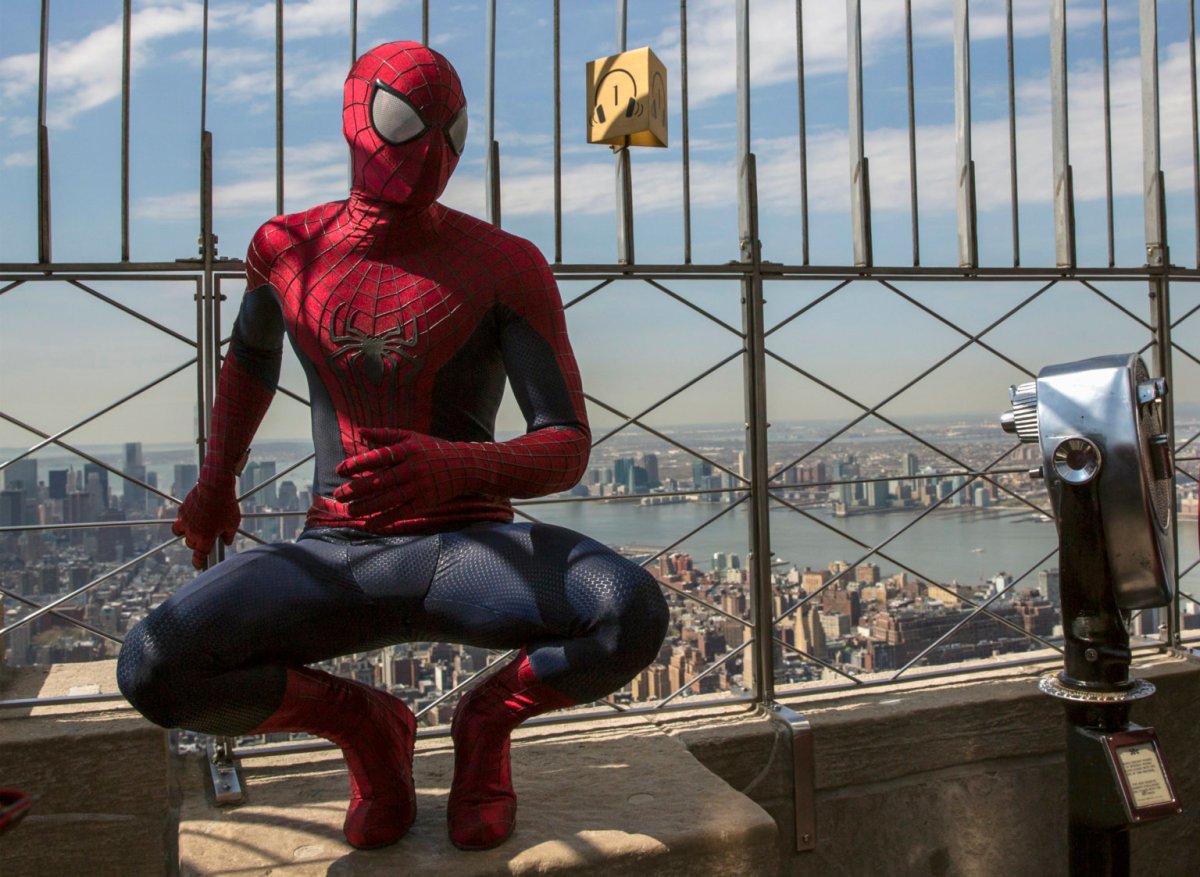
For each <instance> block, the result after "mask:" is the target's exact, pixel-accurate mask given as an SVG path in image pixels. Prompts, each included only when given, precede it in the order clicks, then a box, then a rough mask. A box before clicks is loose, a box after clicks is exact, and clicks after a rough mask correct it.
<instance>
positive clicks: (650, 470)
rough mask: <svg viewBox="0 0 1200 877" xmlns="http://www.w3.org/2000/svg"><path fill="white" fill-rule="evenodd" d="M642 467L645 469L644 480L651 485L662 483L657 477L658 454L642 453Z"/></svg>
mask: <svg viewBox="0 0 1200 877" xmlns="http://www.w3.org/2000/svg"><path fill="white" fill-rule="evenodd" d="M642 468H644V469H645V470H646V480H647V481H648V482H649V483H650V486H651V487H658V486H659V485H660V484H662V482H661V481H659V478H658V454H642Z"/></svg>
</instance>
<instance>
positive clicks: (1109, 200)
mask: <svg viewBox="0 0 1200 877" xmlns="http://www.w3.org/2000/svg"><path fill="white" fill-rule="evenodd" d="M1100 40H1101V45H1100V49H1101V54H1102V55H1103V59H1102V64H1103V69H1104V205H1105V208H1106V210H1107V213H1106V216H1107V228H1108V267H1109V268H1112V267H1113V266H1114V265H1116V264H1117V258H1116V249H1115V245H1114V241H1113V185H1112V176H1113V163H1112V100H1111V93H1110V91H1109V82H1108V77H1109V70H1108V66H1109V65H1108V0H1100ZM1195 79H1196V77H1195V76H1192V88H1193V94H1194V93H1195V91H1194V89H1195V86H1196V82H1195Z"/></svg>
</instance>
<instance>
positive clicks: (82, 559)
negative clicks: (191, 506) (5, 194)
mask: <svg viewBox="0 0 1200 877" xmlns="http://www.w3.org/2000/svg"><path fill="white" fill-rule="evenodd" d="M128 279H130V280H135V281H137V280H140V281H143V283H142V284H141V286H142V288H143V289H144V288H145V283H144V282H145V281H151V282H154V283H161V284H164V285H165V286H166V287H169V286H170V285H171V284H172V283H174V284H180V283H183V284H186V286H187V287H188V288H190V289H192V290H195V289H197V288H198V283H197V280H196V279H195V278H193V277H187V276H185V277H171V278H163V277H136V276H135V277H132V278H128ZM105 280H106V278H105V277H103V276H98V277H97V278H82V279H81V278H69V279H67V280H66V283H65V284H63V283H62V282H61V281H60V280H59V279H58V278H45V279H37V280H33V281H24V282H21V281H17V282H14V283H12V284H9V285H8V286H6V287H5V288H4V290H3V292H5V293H8V292H10V291H12V290H15V289H17V288H18V287H19V286H21V285H22V283H24V285H26V286H28V287H29V290H30V292H31V294H32V290H33V289H34V288H37V290H38V291H37V294H36V295H37V298H36V300H34V301H31V302H26V303H25V308H24V310H25V311H30V310H36V309H38V308H41V309H42V310H43V311H45V312H46V313H44V314H42V315H40V316H38V317H35V319H38V320H41V321H42V322H44V323H45V324H48V325H54V324H55V323H56V320H57V325H60V326H67V325H70V324H68V323H63V322H62V321H61V319H57V318H58V315H60V314H61V313H62V312H63V311H64V307H63V304H62V303H59V302H57V301H55V298H56V295H57V294H62V293H70V292H72V291H73V292H78V293H83V294H84V296H85V298H84V299H83V300H82V301H78V300H76V302H75V303H74V304H73V306H72V303H71V302H70V301H68V302H67V305H68V307H67V308H66V310H67V311H68V312H74V315H75V316H77V317H83V318H85V319H84V320H83V321H82V322H81V323H80V324H81V325H83V326H84V330H83V332H82V333H77V337H75V338H74V339H73V341H74V343H73V344H72V346H71V352H72V354H73V356H71V357H67V358H66V361H65V362H64V363H59V364H57V368H58V369H59V371H63V370H65V372H66V373H67V374H68V375H69V376H70V379H71V382H72V383H78V384H80V385H84V386H87V383H88V381H89V380H92V374H91V373H92V372H93V371H95V370H96V368H97V366H98V365H101V364H102V363H103V362H104V357H105V350H104V348H105V347H106V339H105V338H101V337H97V336H94V335H91V334H90V333H88V332H87V328H86V327H87V325H88V323H87V321H86V317H87V316H88V315H89V314H90V315H92V317H93V319H94V313H95V312H94V311H92V312H89V311H88V310H87V308H88V306H89V305H88V302H89V301H92V302H98V303H99V309H100V310H101V311H106V312H112V311H116V312H119V313H120V314H121V315H122V317H121V319H127V323H126V325H127V326H142V327H150V328H151V329H152V330H154V331H153V333H151V334H152V336H153V337H154V338H157V339H158V340H159V341H160V342H162V341H163V340H165V339H169V340H167V341H166V347H165V348H163V347H162V346H159V347H158V348H156V347H155V345H154V344H153V343H150V342H148V341H147V338H146V336H145V335H144V334H143V335H142V336H140V338H139V340H138V341H137V342H136V343H137V346H138V347H140V348H142V349H143V351H144V352H145V353H147V354H148V356H147V359H148V360H149V362H148V363H147V365H146V367H145V368H144V369H138V370H137V371H135V372H133V373H134V374H140V375H145V374H146V373H148V372H149V373H151V374H153V373H154V371H153V370H154V369H155V368H159V367H162V361H163V360H166V361H167V363H171V361H172V360H173V359H174V358H175V356H176V355H177V354H175V353H174V352H173V351H174V350H175V349H177V345H178V344H183V345H185V346H186V347H187V348H189V349H190V351H191V352H192V353H193V355H192V356H191V357H190V358H189V359H187V360H185V361H183V362H181V363H177V364H170V365H169V366H168V367H167V368H166V370H165V371H163V372H161V373H159V374H157V375H156V376H155V377H153V378H152V379H151V380H149V381H147V382H146V383H143V384H141V385H140V386H138V387H135V388H132V389H129V390H128V391H127V392H124V393H123V394H120V395H118V396H116V397H115V398H113V399H112V400H111V401H109V402H107V403H106V404H104V405H102V406H101V407H99V408H85V410H87V412H88V413H87V414H85V415H83V416H82V417H79V418H78V419H76V420H74V421H73V422H71V423H69V424H66V425H60V426H58V427H57V428H55V429H54V430H53V431H47V430H46V429H45V428H43V425H44V423H45V417H46V416H47V410H42V409H43V408H45V407H46V406H45V405H44V404H43V405H41V406H40V407H39V398H38V397H40V399H41V400H42V401H47V400H52V401H51V408H50V409H49V413H50V414H52V415H54V416H57V417H59V418H60V419H61V417H62V413H63V412H64V411H69V410H70V407H71V406H70V405H63V404H60V400H61V398H62V397H61V395H60V392H61V390H62V389H64V388H62V387H44V388H41V389H42V392H41V393H37V387H32V388H31V387H24V388H22V390H21V391H19V393H16V394H14V395H19V396H20V398H19V400H18V402H17V403H16V404H17V405H18V407H20V406H21V405H24V407H25V408H26V409H32V410H33V411H34V415H33V416H27V418H22V417H18V416H16V415H15V414H14V413H12V410H11V409H10V410H4V411H0V418H2V419H3V420H4V422H5V423H6V424H8V425H10V426H12V427H15V428H16V431H15V432H12V433H6V435H11V436H12V439H11V440H12V441H14V442H16V441H18V440H20V438H21V437H22V436H26V437H27V436H29V435H33V436H36V437H38V438H39V439H40V440H39V441H36V442H34V443H33V444H31V445H28V446H27V447H24V449H23V450H20V451H18V452H16V453H14V454H12V455H10V456H7V458H6V459H4V460H3V461H2V462H0V472H3V473H4V482H5V487H6V488H7V490H6V491H5V495H6V497H7V498H8V500H9V504H8V505H7V506H6V508H5V519H4V521H3V523H4V524H5V525H7V526H4V527H0V541H3V542H4V543H5V549H6V551H5V553H6V554H8V555H9V556H10V557H12V556H16V557H24V558H27V559H29V560H32V561H35V562H36V561H37V560H38V559H39V558H38V557H37V556H36V555H39V554H43V553H44V554H45V555H46V556H56V557H57V558H58V559H65V560H68V561H70V562H71V563H72V564H73V565H71V566H70V567H69V568H68V573H69V576H68V578H67V579H65V580H64V579H61V578H60V577H59V575H58V574H57V572H56V569H57V567H55V566H50V567H47V566H45V565H42V566H41V567H40V569H41V572H42V575H41V580H40V581H39V582H28V581H24V580H22V581H20V582H18V583H15V586H10V587H4V588H0V594H2V595H3V596H4V597H7V598H8V599H9V601H10V602H11V604H12V605H13V606H14V608H13V609H12V610H10V611H8V612H6V613H5V614H4V618H3V623H2V624H0V636H3V637H7V638H8V642H9V643H10V644H12V645H10V648H13V649H14V654H16V653H17V652H16V650H17V649H19V648H20V646H21V645H22V643H23V642H25V641H26V640H28V641H29V643H30V644H34V643H36V642H38V641H43V642H50V643H52V648H51V651H50V652H49V653H48V654H50V655H60V656H61V657H62V658H63V659H65V660H78V659H79V658H80V657H87V658H96V657H106V656H111V655H113V654H115V651H114V649H115V647H116V646H119V644H120V643H121V637H120V635H119V632H120V628H121V624H120V620H119V619H118V618H116V617H114V614H115V613H114V612H113V611H109V607H104V606H97V605H96V604H97V603H99V602H100V601H103V600H106V599H109V598H110V597H111V593H106V592H109V591H110V589H111V587H112V585H111V583H112V582H114V581H117V582H123V583H128V582H131V581H136V580H137V579H138V578H139V577H143V576H144V575H145V576H146V577H153V576H154V574H153V573H149V574H147V573H146V572H145V571H146V568H147V567H146V564H147V562H148V561H151V560H158V559H160V557H161V556H162V555H164V554H165V553H167V552H168V551H169V549H172V548H173V547H174V546H175V545H176V543H177V542H178V540H177V539H175V538H172V537H171V536H170V533H169V532H167V531H166V526H167V524H169V521H166V522H163V521H161V520H160V519H159V518H158V515H159V514H160V513H163V512H164V510H169V509H171V508H173V506H174V505H175V504H177V503H178V502H179V498H178V497H177V496H175V495H174V494H173V493H172V492H170V491H168V490H166V489H162V488H160V487H159V485H158V484H157V478H156V476H157V474H158V473H157V472H149V473H148V470H147V467H146V466H145V465H143V463H142V461H141V454H142V447H141V444H140V443H136V444H135V445H132V446H131V445H127V446H126V448H125V461H124V465H122V464H121V462H120V461H119V459H117V458H115V455H114V454H112V453H111V452H110V453H103V452H102V451H100V450H97V451H96V453H89V452H88V451H85V450H83V449H82V448H81V447H79V446H78V445H77V444H75V443H74V442H80V443H87V441H88V428H89V427H92V426H93V425H97V424H99V423H100V422H101V421H102V420H103V419H104V418H105V417H109V416H110V415H114V414H115V416H118V417H126V416H128V417H131V418H136V417H137V416H138V415H137V414H136V413H135V414H131V413H129V412H130V410H131V409H133V411H135V412H137V411H138V410H139V406H141V411H140V413H141V414H142V415H143V416H144V413H145V411H146V410H147V409H146V406H147V405H149V406H150V407H151V408H155V407H157V406H159V405H161V404H162V403H163V400H164V398H170V396H167V397H164V396H163V393H164V392H169V393H171V394H172V395H173V393H174V392H175V391H178V384H177V383H172V382H171V380H172V379H173V378H176V376H179V375H184V376H185V377H186V375H187V374H189V373H190V374H192V375H195V374H196V373H197V371H198V357H197V356H196V355H195V352H196V350H197V342H196V341H195V339H194V338H193V337H191V336H189V335H188V334H185V333H184V332H181V331H178V330H177V329H176V328H172V327H171V326H170V325H167V323H168V322H170V321H171V320H172V319H173V317H174V315H173V314H170V313H168V314H167V315H166V316H165V317H160V318H157V319H156V318H155V317H152V316H150V315H149V313H147V312H146V311H147V310H148V309H149V308H148V307H147V303H146V301H145V300H143V301H140V302H138V301H135V302H134V304H129V303H127V302H125V301H122V300H121V299H122V298H126V299H131V300H136V299H138V298H139V294H138V293H137V292H131V288H133V289H136V286H137V284H129V285H126V284H122V287H121V289H120V291H114V292H112V294H106V293H105V292H102V291H101V290H100V289H98V288H97V286H100V285H103V283H104V282H105ZM156 293H157V294H158V295H161V290H158V291H155V290H152V291H151V292H150V293H149V294H150V295H151V296H152V297H154V296H155V295H156ZM166 297H167V298H168V299H169V298H170V293H168V294H167V296H166ZM143 299H144V296H143ZM4 303H5V304H9V305H10V307H16V305H15V304H13V300H12V299H11V298H10V299H6V301H5V302H4ZM55 305H57V307H56V306H55ZM91 306H92V307H95V305H91ZM167 310H168V311H169V310H170V306H169V305H168V307H167ZM29 320H30V316H29V315H28V314H25V313H22V314H20V315H19V318H18V319H16V320H14V322H15V323H17V324H18V326H17V328H18V330H19V329H20V328H21V327H23V326H24V325H25V324H26V323H27V322H28V321H29ZM130 331H133V330H130ZM142 331H144V330H142ZM46 335H47V333H46V331H45V330H44V329H41V330H39V331H36V332H34V333H32V339H33V341H34V342H35V343H36V342H37V341H38V339H40V338H44V337H46ZM59 340H60V341H61V342H63V343H64V345H66V344H69V343H71V341H70V340H68V339H67V338H65V337H64V338H60V339H59ZM22 343H23V341H19V340H15V339H14V338H13V337H12V336H11V335H10V337H9V345H10V346H12V347H20V346H22ZM24 343H28V341H24ZM13 371H14V373H15V370H13ZM61 377H62V375H60V379H61ZM24 380H25V382H28V383H35V382H36V375H35V374H33V373H29V372H25V379H24ZM94 384H95V381H94V380H92V385H93V386H94ZM104 390H106V391H108V392H111V388H109V387H105V388H104ZM56 391H57V392H56ZM96 395H99V394H98V393H93V392H88V393H87V394H86V395H85V396H82V397H81V396H80V394H79V393H75V394H74V396H73V397H72V398H71V402H72V403H73V404H74V405H75V406H76V407H78V406H80V405H84V406H91V405H94V404H95V396H96ZM11 402H12V399H11V397H10V403H11ZM5 407H6V408H8V407H9V406H8V405H6V406H5ZM28 421H34V422H28ZM39 421H40V422H41V424H39ZM110 422H111V420H110ZM77 436H78V437H77ZM68 439H69V440H68ZM186 446H188V447H191V446H193V444H192V442H191V441H188V442H187V445H186ZM63 453H65V454H66V455H67V456H66V457H62V456H61V454H63ZM193 453H194V452H193ZM97 454H99V455H100V456H98V455H97ZM54 455H60V456H54ZM39 461H41V462H43V463H44V462H51V463H53V462H57V463H59V464H60V465H66V466H68V467H69V468H67V469H59V470H57V474H59V475H60V476H66V478H64V479H63V480H64V484H63V485H59V487H60V488H61V489H62V490H63V491H64V495H63V496H62V497H51V498H49V501H48V502H45V503H44V502H42V497H41V492H42V490H43V488H42V487H39V484H38V478H37V475H36V473H37V468H38V463H39ZM80 464H82V474H83V475H85V476H86V478H87V482H86V483H81V484H80V485H79V486H81V487H82V488H83V490H80V491H76V492H75V494H74V496H71V495H69V494H66V493H65V489H66V488H65V480H66V479H69V478H71V477H73V475H74V473H76V471H77V468H78V467H79V466H80ZM110 476H111V480H112V482H113V483H112V484H110ZM22 479H23V480H22ZM51 480H52V481H53V480H55V479H51ZM27 481H32V482H33V484H32V485H30V484H27V483H26V482H27ZM114 485H123V486H124V489H123V490H122V491H121V493H120V495H119V498H118V496H117V494H116V493H115V492H112V490H111V488H112V486H114ZM185 487H186V485H185ZM174 489H175V486H174V485H172V490H174ZM14 494H16V499H15V500H14ZM81 497H82V498H84V499H87V500H89V502H88V503H86V505H87V508H84V507H83V505H84V504H82V503H80V502H78V500H79V499H80V498H81ZM27 517H28V518H29V520H25V518H27ZM171 517H173V513H172V514H171ZM164 537H166V538H164ZM89 545H90V546H91V547H90V548H89ZM131 555H132V556H131ZM72 558H74V560H72ZM31 568H33V569H37V568H38V567H37V566H34V565H32V564H31ZM105 583H110V586H109V587H106V588H101V586H102V585H105ZM80 601H85V603H84V605H79V603H80ZM18 606H19V607H24V608H26V609H27V610H28V611H27V612H25V613H24V614H20V610H19V609H18V608H15V607H18ZM85 612H86V613H88V614H89V615H93V616H95V618H97V619H100V621H99V622H98V623H89V622H88V620H85V617H84V613H85ZM98 624H100V625H102V626H98ZM71 629H76V630H79V631H82V632H83V634H86V635H89V636H90V637H92V638H93V639H91V640H89V639H86V638H84V639H80V637H78V636H74V637H73V635H72V634H70V633H69V631H70V630H71ZM94 638H98V641H97V640H96V639H94ZM105 642H107V643H108V644H109V645H107V646H106V645H104V643H105ZM39 648H40V649H41V648H45V646H39ZM19 663H20V662H19Z"/></svg>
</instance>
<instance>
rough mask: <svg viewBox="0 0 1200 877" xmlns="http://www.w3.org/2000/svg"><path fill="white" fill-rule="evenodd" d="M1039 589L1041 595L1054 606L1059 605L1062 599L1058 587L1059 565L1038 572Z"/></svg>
mask: <svg viewBox="0 0 1200 877" xmlns="http://www.w3.org/2000/svg"><path fill="white" fill-rule="evenodd" d="M1038 591H1039V592H1041V595H1042V596H1043V597H1045V598H1046V599H1047V600H1049V601H1050V602H1051V603H1052V604H1053V605H1054V606H1058V602H1059V599H1060V594H1059V589H1058V567H1054V569H1044V570H1041V571H1040V572H1038Z"/></svg>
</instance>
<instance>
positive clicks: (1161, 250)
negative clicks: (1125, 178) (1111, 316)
mask: <svg viewBox="0 0 1200 877" xmlns="http://www.w3.org/2000/svg"><path fill="white" fill-rule="evenodd" d="M1139 12H1140V16H1141V18H1140V22H1139V31H1140V36H1141V64H1142V171H1143V180H1144V182H1145V190H1144V202H1143V212H1144V215H1145V228H1146V268H1147V270H1148V272H1149V274H1150V277H1149V285H1150V314H1151V325H1152V326H1153V329H1154V368H1155V371H1156V372H1157V373H1158V374H1160V375H1162V376H1163V377H1165V378H1166V379H1167V386H1172V385H1173V383H1174V382H1173V378H1174V375H1173V372H1172V369H1171V294H1170V281H1169V274H1170V264H1171V261H1170V257H1169V250H1168V247H1167V202H1166V189H1165V187H1164V185H1163V172H1162V162H1161V147H1160V139H1159V138H1160V135H1161V129H1160V127H1159V113H1158V99H1159V93H1158V3H1157V0H1141V4H1140V10H1139ZM1176 395H1177V394H1175V393H1170V394H1168V397H1167V405H1166V408H1165V410H1164V412H1163V415H1164V419H1165V421H1166V422H1165V423H1164V424H1163V426H1164V427H1165V429H1166V433H1167V435H1169V436H1170V437H1171V444H1170V446H1171V447H1172V448H1174V447H1175V402H1174V399H1175V396H1176ZM1178 518H1179V516H1178V515H1177V514H1176V515H1172V517H1171V535H1172V540H1173V542H1174V551H1175V568H1176V569H1179V520H1178ZM1155 614H1157V613H1155ZM1166 616H1167V623H1166V631H1165V633H1166V640H1167V643H1168V644H1169V645H1172V646H1174V645H1178V643H1179V638H1180V633H1179V587H1178V582H1176V587H1175V592H1174V596H1173V599H1172V601H1171V604H1170V605H1169V606H1167V607H1166ZM1143 633H1146V631H1145V629H1144V628H1143Z"/></svg>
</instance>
